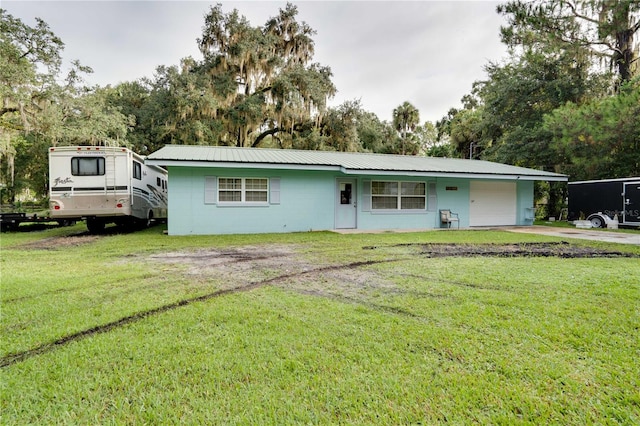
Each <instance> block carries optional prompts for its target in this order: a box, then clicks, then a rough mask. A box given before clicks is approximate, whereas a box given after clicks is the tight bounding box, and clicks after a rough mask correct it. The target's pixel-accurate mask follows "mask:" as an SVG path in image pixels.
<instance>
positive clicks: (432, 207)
mask: <svg viewBox="0 0 640 426" xmlns="http://www.w3.org/2000/svg"><path fill="white" fill-rule="evenodd" d="M427 195H428V197H429V199H428V204H427V210H428V211H430V212H435V211H436V210H437V208H438V194H437V193H436V183H435V182H429V192H427Z"/></svg>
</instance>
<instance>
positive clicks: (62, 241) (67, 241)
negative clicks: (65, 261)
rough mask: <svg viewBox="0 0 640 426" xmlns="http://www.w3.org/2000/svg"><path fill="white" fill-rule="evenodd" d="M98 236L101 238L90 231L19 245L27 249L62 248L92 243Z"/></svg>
mask: <svg viewBox="0 0 640 426" xmlns="http://www.w3.org/2000/svg"><path fill="white" fill-rule="evenodd" d="M98 238H100V236H98V235H90V234H89V233H87V232H84V233H80V234H75V235H68V236H63V237H51V238H44V239H42V240H37V241H33V242H30V243H25V244H22V245H20V246H18V247H19V248H21V249H27V250H60V249H64V248H67V247H77V246H82V245H85V244H91V243H93V242H94V241H96V240H98Z"/></svg>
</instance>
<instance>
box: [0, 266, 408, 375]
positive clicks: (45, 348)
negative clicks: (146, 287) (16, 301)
mask: <svg viewBox="0 0 640 426" xmlns="http://www.w3.org/2000/svg"><path fill="white" fill-rule="evenodd" d="M401 260H406V259H385V260H367V261H360V262H352V263H347V264H343V265H332V266H323V267H320V268H315V269H310V270H307V271H302V272H295V273H290V274H284V275H279V276H277V277H273V278H269V279H266V280H262V281H257V282H253V283H249V284H247V285H241V286H236V287H232V288H227V289H222V290H217V291H214V292H212V293H207V294H203V295H200V296H195V297H191V298H188V299H182V300H179V301H177V302H173V303H169V304H167V305H162V306H159V307H157V308H153V309H149V310H146V311H142V312H138V313H135V314H133V315H129V316H126V317H123V318H120V319H118V320H115V321H112V322H109V323H106V324H101V325H97V326H95V327H91V328H88V329H86V330H81V331H78V332H76V333H72V334H69V335H67V336H64V337H61V338H59V339H56V340H54V341H53V342H48V343H43V344H41V345H39V346H36V347H35V348H32V349H29V350H26V351H21V352H16V353H12V354H8V355H5V356H3V357H2V358H0V368H5V367H9V366H12V365H14V364H18V363H20V362H23V361H26V360H28V359H30V358H33V357H35V356H38V355H43V354H45V353H48V352H52V351H54V350H56V349H58V348H60V347H63V346H65V345H68V344H70V343H73V342H77V341H79V340H82V339H85V338H88V337H92V336H94V335H96V334H102V333H107V332H109V331H112V330H115V329H118V328H120V327H123V326H126V325H128V324H132V323H135V322H137V321H140V320H142V319H145V318H149V317H152V316H154V315H159V314H162V313H165V312H168V311H172V310H175V309H178V308H181V307H183V306H189V305H191V304H193V303H198V302H204V301H207V300H209V299H213V298H216V297H220V296H224V295H227V294H234V293H240V292H245V291H251V290H255V289H257V288H260V287H265V286H268V285H270V284H273V283H276V282H279V281H283V280H287V279H290V278H296V277H299V276H303V275H312V274H317V273H322V272H327V271H335V270H340V269H351V268H358V267H361V266H369V265H375V264H380V263H391V262H398V261H401Z"/></svg>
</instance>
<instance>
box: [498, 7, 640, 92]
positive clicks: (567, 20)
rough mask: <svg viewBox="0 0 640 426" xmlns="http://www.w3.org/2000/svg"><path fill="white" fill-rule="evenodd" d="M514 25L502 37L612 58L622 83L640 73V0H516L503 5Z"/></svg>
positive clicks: (612, 66)
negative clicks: (639, 48)
mask: <svg viewBox="0 0 640 426" xmlns="http://www.w3.org/2000/svg"><path fill="white" fill-rule="evenodd" d="M497 11H498V12H499V13H501V14H503V15H505V16H506V17H507V20H508V23H509V25H508V26H506V27H502V28H501V36H502V41H503V42H504V43H505V44H507V45H508V46H509V47H512V48H514V47H517V46H520V47H523V48H524V49H525V50H529V49H533V50H539V49H548V47H549V46H555V47H556V48H557V49H563V50H565V51H567V52H570V53H571V54H572V55H573V56H575V57H582V56H584V55H586V56H588V57H589V58H592V59H593V60H594V62H592V64H593V65H597V61H599V60H600V59H607V60H608V62H609V67H610V69H612V70H615V71H616V73H617V75H618V78H619V84H622V83H625V82H628V81H629V80H631V79H632V78H633V76H634V75H637V72H638V43H637V41H635V40H634V37H635V35H636V33H637V32H638V31H640V2H638V1H637V0H534V1H524V0H514V1H509V2H507V3H505V4H502V5H500V6H498V8H497Z"/></svg>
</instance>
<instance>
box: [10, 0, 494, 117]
mask: <svg viewBox="0 0 640 426" xmlns="http://www.w3.org/2000/svg"><path fill="white" fill-rule="evenodd" d="M216 3H217V2H206V1H106V2H98V1H25V0H20V1H15V0H2V3H0V7H2V8H3V9H5V10H7V11H8V13H10V14H11V15H13V16H14V17H17V18H20V19H22V21H23V22H25V23H27V24H28V25H34V24H35V17H39V18H41V19H43V20H44V21H45V22H47V23H48V24H49V26H50V28H51V29H52V30H53V32H54V33H55V34H56V35H57V36H58V37H60V38H61V39H62V41H63V42H64V43H65V50H64V55H63V58H64V60H65V62H66V63H68V62H69V61H71V60H73V59H78V60H80V62H81V63H82V64H83V65H87V66H90V67H92V68H93V70H94V73H93V74H92V75H91V76H90V77H89V78H87V82H89V83H91V84H99V85H103V86H104V85H107V84H111V85H115V84H117V83H119V82H122V81H131V80H136V79H138V78H141V77H152V76H153V73H154V70H155V68H156V67H157V66H158V65H177V64H178V63H179V62H180V59H181V58H184V57H187V56H192V57H194V58H196V59H201V55H200V53H199V51H198V49H197V46H196V38H198V37H199V36H200V35H201V31H202V26H203V23H204V15H205V14H206V13H207V11H208V10H209V8H210V7H211V6H212V5H215V4H216ZM221 3H222V5H223V10H224V11H225V12H230V11H231V10H233V9H234V8H235V9H238V10H239V12H240V13H241V14H242V15H244V16H246V17H247V19H249V21H250V22H251V24H252V25H254V26H258V25H260V26H261V25H263V24H264V23H265V22H266V21H267V19H268V18H269V17H271V16H275V15H277V13H278V10H279V9H280V8H284V7H285V5H286V3H285V2H272V1H234V2H226V1H223V2H221ZM293 3H294V4H296V5H297V6H298V12H299V13H298V20H299V21H305V22H307V23H308V24H309V25H310V26H311V27H312V28H313V29H314V30H316V31H317V34H316V36H315V37H314V41H315V52H316V53H315V57H314V62H319V63H320V64H322V65H328V66H329V67H331V70H332V71H333V82H334V84H335V85H336V87H337V89H338V94H337V95H336V97H335V98H334V99H333V100H332V101H331V102H330V105H339V104H341V103H342V102H344V101H345V100H353V99H360V101H361V103H362V106H363V108H364V109H365V110H367V111H372V112H374V113H376V114H377V115H378V117H379V118H380V119H381V120H390V119H391V113H392V111H393V109H394V108H395V107H397V106H398V105H400V104H402V103H403V102H404V101H409V102H411V103H412V104H413V105H415V106H416V107H417V108H418V110H419V111H420V119H421V121H422V122H424V121H425V120H430V121H434V122H435V121H436V120H439V119H440V118H442V117H443V116H444V115H445V114H446V113H447V111H448V110H449V108H451V107H459V106H460V99H461V98H462V96H463V95H464V94H466V93H469V92H470V91H471V85H472V83H473V82H474V81H476V80H481V79H484V78H485V72H484V66H485V65H486V64H487V63H488V62H489V61H499V60H500V59H502V58H503V57H504V55H505V48H504V46H503V45H502V44H501V43H500V41H499V28H500V25H502V24H503V22H504V20H503V18H502V17H501V16H500V15H498V14H497V13H496V12H495V9H496V5H497V4H498V2H493V1H452V0H450V1H426V0H425V1H409V2H400V1H294V2H293Z"/></svg>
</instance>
